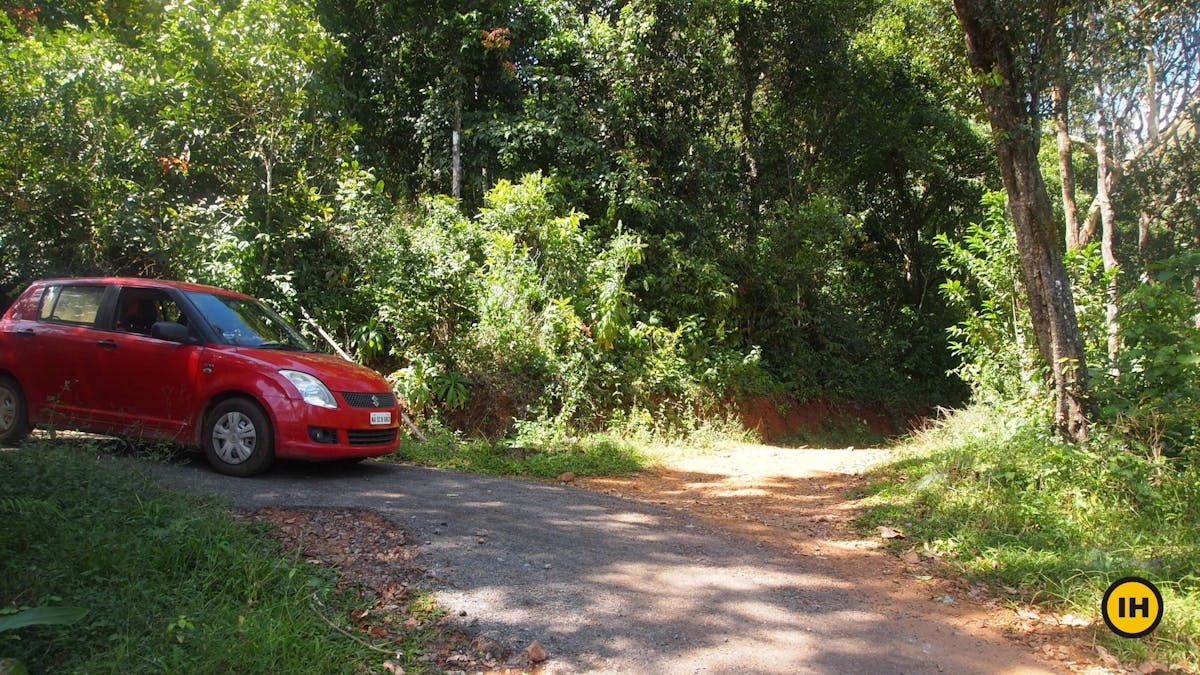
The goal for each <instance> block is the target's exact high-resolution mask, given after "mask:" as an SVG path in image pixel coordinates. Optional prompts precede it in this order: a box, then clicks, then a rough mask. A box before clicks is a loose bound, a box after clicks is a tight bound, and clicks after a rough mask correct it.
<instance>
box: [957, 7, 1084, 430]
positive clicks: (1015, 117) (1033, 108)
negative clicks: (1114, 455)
mask: <svg viewBox="0 0 1200 675" xmlns="http://www.w3.org/2000/svg"><path fill="white" fill-rule="evenodd" d="M954 10H955V14H956V15H957V16H958V21H959V24H960V25H961V26H962V29H963V33H964V34H965V35H966V42H967V58H968V60H969V61H970V63H971V69H972V70H973V71H974V72H975V73H976V74H977V75H978V76H979V81H980V83H981V84H980V95H981V97H982V99H983V104H984V109H985V110H986V111H987V115H988V119H989V121H990V122H991V126H992V134H993V137H994V141H995V146H996V154H997V157H998V158H999V161H1000V173H1001V176H1002V177H1003V179H1004V187H1005V190H1006V191H1007V192H1008V202H1009V210H1010V212H1011V215H1012V219H1013V225H1014V229H1015V230H1016V235H1017V251H1018V254H1019V257H1020V261H1021V272H1022V274H1023V276H1024V279H1025V286H1026V291H1027V292H1028V295H1029V313H1030V316H1031V318H1032V320H1033V328H1034V336H1035V337H1036V338H1037V343H1038V351H1039V353H1040V354H1041V355H1042V358H1043V359H1044V360H1045V361H1046V363H1047V364H1048V365H1049V366H1050V369H1051V373H1052V374H1053V378H1054V391H1055V421H1056V425H1057V426H1058V429H1059V432H1060V433H1061V434H1062V435H1063V437H1064V438H1067V439H1069V440H1075V441H1080V442H1082V441H1086V440H1087V434H1088V420H1087V412H1088V406H1087V404H1086V401H1087V367H1086V363H1085V362H1084V354H1083V341H1082V340H1081V339H1080V336H1079V324H1078V318H1077V317H1076V314H1075V301H1074V298H1073V297H1072V295H1071V283H1070V279H1069V278H1068V277H1067V271H1066V267H1065V266H1064V265H1063V260H1062V253H1061V250H1060V248H1059V241H1060V237H1059V235H1058V228H1057V227H1056V226H1055V222H1054V215H1053V211H1052V209H1051V207H1050V197H1049V195H1048V194H1047V191H1046V184H1045V181H1044V180H1043V179H1042V173H1041V168H1040V165H1039V163H1038V133H1039V131H1038V124H1037V122H1038V120H1037V111H1038V105H1039V103H1038V101H1037V98H1038V97H1037V95H1036V94H1037V93H1038V87H1036V86H1029V84H1028V82H1026V81H1025V77H1026V74H1024V73H1022V72H1021V70H1020V68H1019V66H1018V65H1017V61H1016V59H1015V58H1014V55H1013V46H1014V45H1015V44H1020V43H1021V42H1022V41H1023V40H1024V36H1020V38H1019V39H1018V37H1017V36H1015V35H1013V31H1019V30H1020V29H1019V28H1010V27H1009V24H1008V23H1007V22H1006V21H1004V20H1003V19H1002V17H1001V16H999V14H1000V8H999V6H998V5H997V4H996V1H995V0H954ZM1042 29H1043V30H1047V31H1048V30H1053V26H1052V25H1046V26H1042ZM1031 95H1032V97H1031ZM1031 99H1032V100H1031Z"/></svg>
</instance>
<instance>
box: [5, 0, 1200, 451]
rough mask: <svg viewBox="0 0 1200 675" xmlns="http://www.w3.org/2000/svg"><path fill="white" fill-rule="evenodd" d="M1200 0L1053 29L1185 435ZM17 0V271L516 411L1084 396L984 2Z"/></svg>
mask: <svg viewBox="0 0 1200 675" xmlns="http://www.w3.org/2000/svg"><path fill="white" fill-rule="evenodd" d="M985 4H987V3H985ZM1010 4H1011V3H1010ZM1033 4H1036V3H1033ZM1033 4H1030V6H1031V7H1032V6H1033ZM1189 4H1191V3H1180V5H1181V6H1180V7H1176V5H1175V4H1174V3H1172V4H1170V6H1167V5H1163V4H1162V3H1141V4H1139V3H1136V2H1135V3H1111V7H1108V8H1107V9H1106V10H1105V11H1103V12H1099V11H1095V10H1094V8H1092V6H1091V5H1086V6H1085V5H1083V4H1079V5H1078V6H1076V5H1073V4H1071V3H1061V7H1059V10H1060V11H1058V13H1057V14H1055V15H1053V16H1044V15H1037V14H1036V13H1035V12H1034V13H1031V14H1030V16H1031V17H1032V18H1031V19H1029V20H1030V21H1033V22H1035V23H1036V21H1041V22H1043V23H1042V24H1038V25H1040V26H1041V27H1042V28H1043V29H1044V30H1041V31H1040V32H1038V31H1031V32H1030V33H1029V34H1028V35H1030V36H1040V38H1038V39H1044V40H1046V41H1048V42H1047V44H1054V45H1056V46H1057V47H1056V49H1054V50H1049V49H1041V50H1039V49H1036V48H1032V49H1031V50H1030V51H1029V52H1028V53H1030V54H1035V55H1037V58H1041V59H1042V60H1041V61H1039V62H1038V63H1037V64H1032V63H1024V62H1022V63H1021V65H1022V67H1024V68H1025V70H1024V71H1022V72H1027V73H1029V74H1030V82H1027V83H1026V84H1030V86H1031V87H1032V89H1031V91H1034V90H1036V91H1037V92H1038V93H1039V94H1043V93H1045V94H1047V95H1046V96H1043V97H1042V99H1037V97H1035V100H1044V101H1045V105H1042V106H1040V107H1038V108H1037V109H1036V110H1030V111H1027V112H1028V113H1029V117H1028V120H1029V123H1030V124H1032V125H1033V126H1032V128H1033V129H1035V130H1036V132H1035V133H1034V134H1033V135H1032V138H1033V141H1032V143H1033V147H1034V148H1035V150H1036V151H1037V152H1036V153H1035V156H1036V157H1037V158H1038V161H1039V163H1040V166H1039V167H1038V168H1039V169H1040V170H1042V173H1043V174H1044V175H1045V177H1046V182H1047V184H1048V185H1049V186H1050V190H1049V192H1050V193H1052V194H1053V196H1054V197H1055V199H1054V203H1053V212H1052V215H1053V217H1054V219H1055V221H1054V222H1055V232H1056V233H1057V234H1056V236H1058V237H1059V238H1062V237H1067V235H1066V234H1065V233H1070V234H1071V235H1072V237H1073V238H1071V237H1067V238H1065V239H1062V240H1063V242H1064V243H1063V245H1062V251H1061V254H1062V255H1065V258H1063V260H1064V261H1065V262H1064V266H1065V267H1064V269H1065V270H1066V271H1067V273H1068V274H1070V279H1071V282H1072V284H1073V286H1074V288H1075V299H1076V305H1077V307H1078V314H1079V320H1080V331H1081V335H1082V338H1081V340H1082V342H1081V344H1083V345H1084V347H1085V348H1086V349H1087V350H1090V351H1088V353H1089V354H1091V355H1092V356H1089V357H1088V359H1087V363H1088V364H1090V365H1092V366H1093V368H1092V375H1093V377H1092V379H1093V388H1094V390H1095V402H1096V405H1095V406H1094V408H1095V409H1096V410H1097V411H1103V413H1102V414H1104V415H1107V416H1108V419H1112V420H1118V419H1119V420H1122V421H1123V422H1122V423H1128V424H1130V425H1132V432H1133V433H1138V434H1149V433H1156V434H1159V436H1160V437H1161V436H1162V435H1163V434H1166V435H1171V434H1174V436H1171V437H1172V438H1176V439H1177V442H1178V443H1182V444H1184V445H1186V444H1188V443H1191V442H1193V440H1194V439H1192V437H1191V435H1190V434H1191V432H1190V428H1191V427H1190V420H1192V419H1194V417H1192V416H1191V415H1192V411H1191V410H1190V408H1188V406H1190V405H1191V404H1190V403H1186V402H1187V401H1189V400H1190V399H1188V396H1190V394H1191V392H1193V391H1194V387H1195V386H1196V385H1194V384H1193V383H1194V382H1195V381H1196V378H1195V377H1194V375H1196V374H1200V373H1194V372H1192V371H1194V370H1195V369H1196V368H1197V362H1198V361H1200V358H1197V357H1196V353H1197V350H1196V348H1197V347H1200V335H1198V334H1197V329H1196V323H1195V320H1194V318H1193V317H1194V316H1195V315H1196V314H1197V308H1196V295H1197V289H1200V282H1198V281H1197V279H1200V277H1198V276H1197V272H1196V260H1197V258H1196V241H1197V239H1198V238H1200V215H1198V214H1197V210H1198V207H1197V204H1200V200H1197V198H1196V189H1197V178H1198V177H1197V175H1196V170H1197V166H1200V164H1198V163H1197V162H1196V161H1195V159H1196V153H1195V150H1196V136H1195V118H1196V115H1197V107H1196V96H1195V91H1196V86H1197V82H1196V80H1197V79H1200V66H1198V64H1197V61H1196V59H1197V56H1196V54H1197V49H1196V34H1197V29H1196V16H1197V13H1196V12H1195V11H1194V10H1195V8H1194V7H1193V8H1191V9H1188V8H1187V7H1183V6H1182V5H1189ZM1017 5H1021V6H1024V5H1022V4H1021V3H1016V4H1015V5H1013V7H1016V6H1017ZM0 7H3V9H4V11H3V12H2V13H0V41H2V42H3V43H4V51H3V54H2V55H0V293H3V294H4V295H6V296H9V297H11V295H12V294H14V293H16V292H18V291H19V290H20V288H21V287H22V286H23V285H24V284H26V283H28V282H29V281H30V280H32V279H35V278H39V277H45V276H49V275H75V274H128V275H147V276H161V277H174V278H182V279H187V280H194V281H200V282H205V283H212V284H216V285H220V286H225V287H230V288H235V289H238V290H242V291H245V292H248V293H252V294H255V295H258V296H260V297H263V298H265V299H267V300H268V301H269V302H270V303H271V304H273V305H274V306H275V307H276V308H277V309H279V310H280V311H281V312H283V313H285V314H286V315H287V316H289V317H291V318H292V319H293V320H294V321H295V322H296V323H297V324H299V325H301V326H302V327H303V328H304V329H305V330H308V331H315V330H316V329H317V327H318V326H320V327H322V329H323V330H324V332H325V333H327V334H328V336H329V338H330V339H331V340H332V341H334V342H336V343H337V344H338V346H339V347H341V348H343V349H346V350H348V351H350V352H351V353H352V354H353V355H354V356H355V357H356V358H358V359H359V360H362V361H364V362H366V363H368V364H370V365H372V366H374V367H376V368H379V369H381V370H383V371H384V372H389V373H395V379H396V383H397V387H398V388H399V390H400V391H401V393H402V394H404V395H405V397H406V399H407V400H408V401H409V404H410V406H411V407H412V408H413V410H414V411H417V412H418V413H421V414H428V415H430V416H439V415H440V416H446V417H454V416H457V418H459V420H460V421H463V420H462V418H472V419H474V421H475V422H478V423H479V424H480V425H482V426H487V425H486V424H484V420H480V419H475V418H479V417H480V416H485V417H486V416H487V415H488V414H502V413H503V414H506V415H507V416H509V417H511V418H513V419H514V420H515V421H516V422H517V423H518V424H520V423H527V424H534V423H551V424H556V425H567V426H571V427H585V428H595V427H598V426H603V425H604V424H606V423H608V422H611V421H612V420H614V419H618V418H621V417H623V416H629V415H637V414H648V415H651V416H655V417H666V416H669V415H667V414H666V413H669V412H671V411H674V412H675V413H679V412H680V411H684V410H689V411H694V410H695V409H696V406H697V405H707V404H711V403H713V402H719V401H724V400H728V399H729V398H730V397H736V396H740V395H746V394H767V395H777V396H784V397H787V398H789V399H795V400H805V399H810V398H823V399H827V400H844V401H857V402H861V403H867V404H872V405H876V406H881V407H883V408H885V409H888V410H892V411H896V412H912V411H920V410H928V409H930V408H931V407H933V406H937V405H956V404H959V403H962V402H963V401H965V400H966V399H967V397H968V396H969V395H971V393H972V392H973V393H974V394H975V395H976V396H977V397H981V398H987V397H1001V398H1003V397H1014V398H1018V399H1022V398H1029V397H1032V398H1035V399H1037V398H1039V397H1040V398H1044V397H1046V396H1052V395H1053V391H1054V387H1053V386H1052V382H1051V381H1050V380H1048V379H1047V374H1046V370H1045V368H1046V363H1045V360H1044V359H1039V354H1038V353H1037V340H1036V339H1035V337H1036V336H1035V335H1034V334H1033V333H1031V332H1030V331H1031V330H1032V328H1031V326H1030V323H1029V321H1030V319H1029V316H1028V308H1029V305H1028V303H1027V302H1026V300H1025V298H1026V295H1025V289H1024V284H1023V282H1022V281H1021V278H1020V273H1019V267H1018V255H1017V254H1018V249H1017V247H1016V244H1015V243H1014V239H1013V231H1012V223H1011V220H1010V219H1009V213H1010V211H1009V209H1007V207H1006V204H1005V201H1004V199H1003V198H1002V197H998V196H996V194H995V192H994V191H996V190H1000V189H1001V188H1002V186H1003V182H1002V180H1001V173H1000V171H999V167H998V166H997V164H996V161H995V156H994V154H993V146H994V142H995V141H996V137H995V136H994V135H993V133H992V130H991V129H989V126H988V124H987V116H986V115H985V112H986V111H985V108H984V107H982V106H981V104H980V99H979V97H978V91H979V88H980V86H981V85H986V84H987V82H986V81H982V82H981V78H983V79H984V80H986V73H985V74H984V75H980V74H978V73H976V74H972V72H971V71H970V70H969V68H968V61H967V54H966V49H965V46H964V41H963V35H962V31H961V30H960V27H959V25H958V23H957V21H956V18H955V12H954V8H953V7H952V6H951V3H949V2H934V1H932V0H903V1H901V2H876V1H871V0H864V1H856V2H849V3H847V2H831V1H830V2H780V3H773V2H762V1H761V0H698V1H696V2H689V3H678V2H665V1H659V2H655V1H652V0H630V1H627V2H594V1H567V0H534V1H517V0H498V1H494V2H486V1H480V2H469V3H463V2H459V1H455V2H449V1H446V0H431V2H426V3H420V4H413V3H396V2H383V1H382V0H357V1H356V2H352V3H341V2H327V1H325V0H317V1H316V2H315V3H314V2H310V1H307V0H242V1H240V2H237V1H228V0H227V1H224V2H219V3H215V2H200V1H198V0H171V1H169V2H168V1H165V0H101V1H98V2H93V1H83V0H72V1H67V2H32V1H30V0H21V1H14V0H2V1H0ZM1018 9H1019V8H1018ZM1012 11H1017V9H1013V10H1012ZM1189 12H1190V14H1189ZM1025 18H1029V17H1025ZM1005 20H1006V21H1008V23H1007V24H1005V25H1015V24H1013V21H1012V20H1011V17H1008V18H1006V19H1005ZM1028 39H1029V40H1033V39H1034V38H1033V37H1029V38H1028ZM1024 46H1029V45H1026V44H1025V43H1023V42H1021V41H1020V40H1017V41H1015V42H1014V43H1013V48H1014V49H1020V48H1021V47H1024ZM1042 46H1045V45H1042ZM1034 47H1037V45H1034ZM1097 82H1098V83H1099V84H1096V83H1097ZM1051 90H1053V91H1054V92H1055V94H1054V96H1050V95H1049V92H1051ZM1151 101H1154V102H1155V103H1154V105H1153V106H1152V105H1151ZM1151 110H1153V114H1151V113H1150V111H1151ZM1105 112H1107V113H1109V114H1104V113H1105ZM1056 121H1057V122H1059V123H1060V124H1061V125H1062V126H1063V127H1065V135H1066V140H1065V141H1064V140H1063V138H1062V136H1061V135H1059V136H1056V127H1055V123H1056ZM1106 140H1107V141H1108V143H1107V144H1106V143H1104V141H1106ZM1043 141H1044V142H1043ZM1063 143H1065V144H1066V145H1065V149H1064V145H1063ZM1056 147H1057V148H1058V149H1059V154H1058V155H1055V149H1056ZM1060 160H1061V161H1060ZM1110 164H1111V165H1112V166H1111V169H1112V170H1111V171H1109V172H1108V173H1103V171H1102V169H1101V168H1102V167H1104V168H1108V167H1109V165H1110ZM1098 171H1101V173H1102V177H1101V178H1100V182H1099V185H1106V186H1108V189H1107V190H1097V189H1096V188H1097V185H1098V184H1097V182H1096V180H1095V179H1094V178H1091V179H1090V180H1089V177H1094V176H1095V175H1096V173H1097V172H1098ZM1064 179H1065V180H1064ZM1060 186H1061V187H1062V190H1061V191H1060V190H1059V187H1060ZM1068 188H1069V189H1068ZM1060 194H1061V195H1062V196H1060ZM1093 198H1097V199H1099V203H1098V205H1097V207H1096V215H1095V216H1092V215H1091V211H1090V210H1089V206H1088V204H1089V203H1090V200H1091V199H1093ZM1075 203H1078V204H1079V206H1076V205H1075ZM1072 217H1073V218H1074V220H1071V218H1072ZM1060 235H1061V236H1060ZM1103 241H1107V242H1109V245H1107V246H1097V242H1101V243H1102V242H1103ZM1114 242H1115V243H1114ZM1098 249H1103V250H1098ZM1106 307H1107V309H1106ZM1073 311H1074V310H1073ZM1117 317H1121V318H1120V320H1118V318H1117ZM1085 374H1086V373H1085ZM1163 402H1166V403H1167V404H1168V405H1167V407H1165V408H1164V407H1163V406H1162V405H1161V404H1162V403H1163ZM1147 406H1151V407H1153V408H1154V410H1156V411H1157V412H1156V414H1159V415H1160V416H1161V415H1167V416H1168V417H1170V420H1165V421H1164V420H1163V419H1157V420H1156V421H1154V422H1153V423H1152V424H1151V423H1150V422H1149V421H1147V418H1145V416H1144V415H1143V414H1142V413H1143V412H1145V410H1146V407H1147ZM489 411H490V412H489ZM497 411H499V412H497ZM1097 414H1101V413H1100V412H1098V413H1097ZM685 417H686V415H685ZM1139 420H1140V421H1139ZM1171 420H1174V421H1173V422H1172V421H1171ZM466 421H467V422H470V421H471V420H469V419H468V420H466ZM1147 425H1148V426H1147Z"/></svg>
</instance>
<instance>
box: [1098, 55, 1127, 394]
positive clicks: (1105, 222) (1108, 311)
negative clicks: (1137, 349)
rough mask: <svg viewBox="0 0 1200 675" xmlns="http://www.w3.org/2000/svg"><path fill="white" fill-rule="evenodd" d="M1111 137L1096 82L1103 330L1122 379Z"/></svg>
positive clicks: (1113, 370) (1100, 87) (1102, 96)
mask: <svg viewBox="0 0 1200 675" xmlns="http://www.w3.org/2000/svg"><path fill="white" fill-rule="evenodd" d="M1110 134H1111V129H1110V128H1109V118H1108V110H1107V104H1106V102H1105V92H1104V81H1103V79H1099V78H1098V79H1097V80H1096V202H1097V203H1099V204H1100V255H1101V257H1102V258H1103V259H1104V272H1105V275H1106V276H1107V277H1108V288H1107V290H1106V292H1105V299H1104V327H1105V330H1106V332H1107V333H1108V362H1109V369H1110V372H1111V373H1112V374H1113V376H1114V377H1116V376H1118V375H1120V372H1118V371H1117V357H1118V356H1119V355H1120V348H1121V338H1120V336H1119V335H1118V328H1117V312H1118V302H1119V300H1120V296H1119V295H1118V289H1117V275H1118V273H1119V272H1120V269H1119V265H1118V264H1117V256H1116V253H1115V247H1114V239H1115V237H1116V233H1115V232H1114V225H1115V223H1114V222H1113V220H1114V218H1115V214H1114V213H1113V207H1112V199H1111V197H1110V195H1109V190H1111V189H1112V186H1113V183H1114V181H1113V174H1112V171H1111V169H1110V164H1109V161H1110V160H1109V151H1108V141H1109V137H1110Z"/></svg>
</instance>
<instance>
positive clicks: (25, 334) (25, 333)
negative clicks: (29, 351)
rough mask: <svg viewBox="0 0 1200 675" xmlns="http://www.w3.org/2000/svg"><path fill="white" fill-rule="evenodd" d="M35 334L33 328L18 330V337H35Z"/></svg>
mask: <svg viewBox="0 0 1200 675" xmlns="http://www.w3.org/2000/svg"><path fill="white" fill-rule="evenodd" d="M33 335H34V333H33V329H32V328H22V329H21V330H19V331H17V337H33Z"/></svg>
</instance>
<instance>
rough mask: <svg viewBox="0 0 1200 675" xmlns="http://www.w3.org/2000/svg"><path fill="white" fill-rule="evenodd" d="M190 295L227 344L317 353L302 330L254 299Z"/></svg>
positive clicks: (197, 293) (209, 294) (205, 294)
mask: <svg viewBox="0 0 1200 675" xmlns="http://www.w3.org/2000/svg"><path fill="white" fill-rule="evenodd" d="M187 295H188V297H189V298H190V299H191V301H192V303H193V304H195V305H196V308H197V309H199V310H200V313H201V314H202V315H203V316H204V320H205V321H207V322H208V325H209V326H212V329H213V331H214V332H215V333H216V334H217V336H218V337H219V338H220V340H221V341H222V342H224V343H225V344H227V345H234V346H237V347H258V348H260V349H287V350H294V351H303V352H311V351H313V348H312V345H311V344H310V343H309V342H308V340H305V339H304V336H302V335H300V333H299V331H297V330H296V329H295V328H292V327H291V326H290V325H288V323H287V322H286V321H284V320H283V319H282V318H280V316H279V315H278V314H276V313H275V312H272V311H271V310H270V309H268V308H267V307H264V306H263V305H260V304H259V303H257V302H255V301H253V300H247V299H245V298H238V297H234V296H230V295H216V294H212V293H200V292H191V293H188V294H187Z"/></svg>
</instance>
